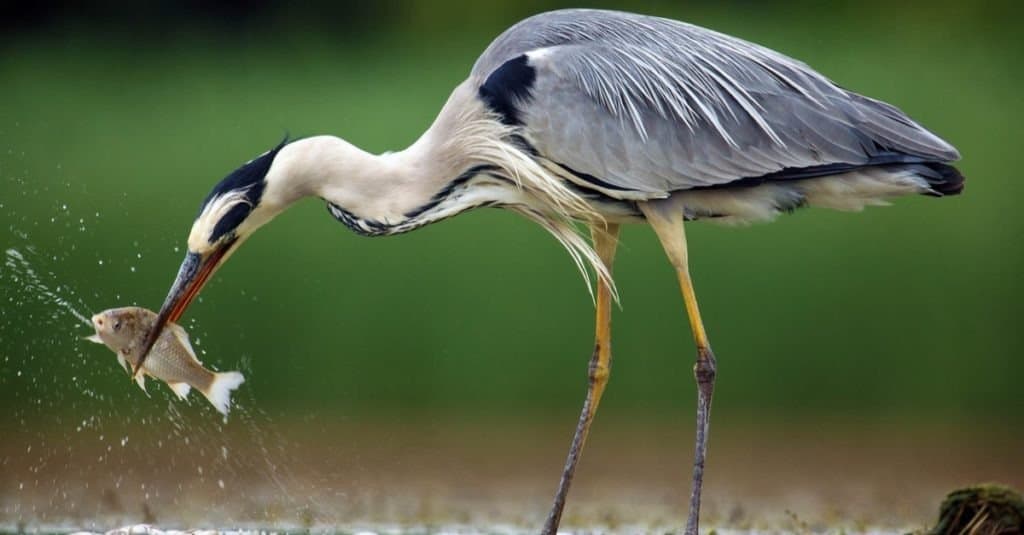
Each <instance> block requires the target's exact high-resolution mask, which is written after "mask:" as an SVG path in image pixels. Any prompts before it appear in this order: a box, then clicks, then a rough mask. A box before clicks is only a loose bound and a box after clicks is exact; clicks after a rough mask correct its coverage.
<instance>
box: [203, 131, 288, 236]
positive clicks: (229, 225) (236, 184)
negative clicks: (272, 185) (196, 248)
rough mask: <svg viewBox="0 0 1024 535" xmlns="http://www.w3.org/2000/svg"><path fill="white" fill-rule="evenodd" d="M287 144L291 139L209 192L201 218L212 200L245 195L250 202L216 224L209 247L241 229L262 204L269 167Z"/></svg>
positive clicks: (230, 212) (235, 207) (243, 167)
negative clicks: (235, 193) (256, 207)
mask: <svg viewBox="0 0 1024 535" xmlns="http://www.w3.org/2000/svg"><path fill="white" fill-rule="evenodd" d="M287 143H288V138H285V139H284V140H283V141H281V143H280V144H279V145H278V146H277V147H274V148H273V149H271V150H270V151H268V152H267V153H266V154H263V155H261V156H259V157H257V158H255V159H253V160H252V161H250V162H248V163H246V164H244V165H242V166H241V167H239V168H238V169H235V170H234V171H232V172H231V174H229V175H228V176H226V177H224V179H223V180H221V181H220V182H218V183H217V185H216V186H214V187H213V189H212V190H210V194H209V195H207V196H206V198H205V199H203V203H202V204H201V205H200V206H199V213H200V214H202V213H203V210H204V209H205V208H206V206H207V205H208V204H209V203H210V202H211V201H212V200H214V199H216V198H218V197H221V196H224V195H229V194H231V193H232V192H243V194H244V195H245V199H246V201H248V202H245V203H239V204H237V205H235V206H233V207H232V208H231V209H230V210H228V213H227V214H225V215H224V217H222V218H221V219H220V220H219V221H217V223H216V225H214V227H213V232H211V233H210V237H209V242H210V243H214V242H216V241H217V240H218V239H220V238H221V237H222V236H224V235H225V234H227V233H228V232H230V231H232V230H234V229H236V228H238V225H239V224H241V223H242V221H243V220H245V218H246V217H248V216H249V213H250V212H252V209H253V207H255V206H257V205H258V204H259V203H260V199H261V198H262V197H263V190H264V189H265V188H266V185H267V181H266V178H267V172H269V171H270V166H271V164H273V163H274V158H275V157H276V156H277V153H278V152H280V151H281V149H282V148H284V146H285V145H286V144H287Z"/></svg>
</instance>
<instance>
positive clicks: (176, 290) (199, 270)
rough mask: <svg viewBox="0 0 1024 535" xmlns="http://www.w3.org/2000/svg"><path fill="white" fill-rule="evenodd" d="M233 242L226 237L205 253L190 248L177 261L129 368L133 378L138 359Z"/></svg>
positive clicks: (200, 286)
mask: <svg viewBox="0 0 1024 535" xmlns="http://www.w3.org/2000/svg"><path fill="white" fill-rule="evenodd" d="M234 243H235V241H234V240H231V241H226V242H224V243H223V244H221V245H220V246H219V247H218V248H217V249H215V250H213V251H212V252H210V253H207V254H206V255H205V256H204V255H201V254H199V253H193V252H191V251H190V252H189V253H188V254H186V255H185V259H184V260H182V262H181V267H180V268H178V276H177V278H175V279H174V284H173V285H172V286H171V291H170V292H168V293H167V298H166V299H164V305H163V306H162V307H160V313H159V314H157V318H156V323H155V324H154V325H153V328H152V329H151V330H150V331H149V333H148V334H147V335H146V339H145V340H144V341H143V343H142V351H141V352H140V353H139V361H138V362H137V363H136V364H135V368H134V369H133V370H132V377H133V378H134V377H135V376H136V375H137V374H138V373H139V370H140V369H141V368H142V363H143V362H145V360H146V356H147V355H148V354H149V350H150V349H152V348H153V344H155V343H156V340H157V338H159V337H160V333H162V332H163V330H164V327H165V326H166V325H167V324H168V323H173V322H176V321H178V318H180V317H181V316H182V315H183V314H184V313H185V309H186V308H188V305H189V304H190V303H192V300H193V299H195V297H196V296H197V295H199V290H202V289H203V285H204V284H206V281H207V280H209V278H210V275H212V274H213V272H214V271H216V270H217V267H219V266H220V264H221V263H223V261H224V259H225V256H226V255H227V252H228V250H229V249H231V246H232V245H234Z"/></svg>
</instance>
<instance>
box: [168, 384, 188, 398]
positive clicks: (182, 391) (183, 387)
mask: <svg viewBox="0 0 1024 535" xmlns="http://www.w3.org/2000/svg"><path fill="white" fill-rule="evenodd" d="M167 386H169V387H171V390H173V391H174V393H175V394H177V395H178V397H179V398H181V399H185V398H187V397H188V393H189V391H190V390H192V387H191V386H189V384H188V383H167Z"/></svg>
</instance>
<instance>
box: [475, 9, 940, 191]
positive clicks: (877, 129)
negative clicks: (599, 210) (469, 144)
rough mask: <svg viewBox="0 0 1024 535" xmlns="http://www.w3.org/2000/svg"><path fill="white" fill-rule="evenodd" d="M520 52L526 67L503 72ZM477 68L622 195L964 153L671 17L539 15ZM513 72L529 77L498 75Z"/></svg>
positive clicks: (579, 168)
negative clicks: (511, 86) (512, 85)
mask: <svg viewBox="0 0 1024 535" xmlns="http://www.w3.org/2000/svg"><path fill="white" fill-rule="evenodd" d="M524 65H525V66H526V67H528V69H529V72H528V73H527V74H529V76H526V77H524V76H523V75H522V73H520V74H519V75H517V76H513V77H510V76H508V73H507V72H505V71H507V70H509V69H510V68H516V69H518V70H519V71H522V70H523V69H524ZM474 76H476V77H477V79H479V80H480V83H481V94H482V96H483V95H484V91H487V90H489V91H491V95H493V94H495V92H496V93H497V94H499V96H500V97H503V98H506V99H507V100H508V102H505V103H504V104H505V105H506V107H507V108H509V109H513V108H514V112H515V113H514V117H512V119H513V120H515V121H516V122H519V123H521V125H522V127H523V134H524V137H526V139H527V140H528V141H529V142H530V143H531V144H532V145H533V146H534V147H535V148H536V150H537V152H538V153H539V154H540V155H541V156H543V157H545V158H547V159H549V160H551V161H552V162H555V163H557V164H560V165H561V166H563V167H564V168H566V169H568V170H570V171H571V172H572V173H573V174H574V175H575V176H577V177H580V178H581V180H582V181H583V182H584V184H583V185H588V186H591V187H594V188H595V189H598V190H600V191H602V192H603V193H606V194H608V195H611V196H614V197H619V198H633V199H640V198H653V197H661V196H665V195H667V194H668V193H669V192H671V191H677V190H683V189H691V188H696V187H707V186H715V185H722V184H728V183H730V182H735V181H738V180H743V179H749V178H757V177H764V176H770V175H776V176H778V175H785V174H786V173H790V174H791V176H792V177H800V176H815V175H823V174H831V173H835V172H841V171H842V170H845V169H849V168H853V167H859V166H865V165H883V164H892V163H917V162H946V161H952V160H956V159H958V158H959V155H958V154H957V152H956V149H954V148H953V147H952V146H951V145H949V144H948V143H946V142H945V141H943V140H941V139H940V138H938V137H937V136H935V135H934V134H932V133H930V132H928V131H927V130H925V129H924V128H923V127H921V126H920V125H918V124H917V123H915V122H914V121H912V120H911V119H910V118H908V117H907V116H906V115H905V114H903V113H902V112H901V111H899V110H898V109H896V108H895V107H893V106H890V105H888V104H885V103H882V102H879V101H876V100H873V99H869V98H866V97H863V96H860V95H857V94H855V93H851V92H848V91H846V90H844V89H842V88H840V87H838V86H836V85H835V84H833V83H832V82H831V81H829V80H828V79H826V78H825V77H823V76H821V75H820V74H818V73H816V72H814V71H813V70H811V69H810V68H809V67H807V66H806V65H804V64H802V63H799V62H797V61H795V60H792V59H790V58H787V57H786V56H783V55H782V54H779V53H777V52H774V51H772V50H769V49H766V48H763V47H760V46H758V45H754V44H752V43H748V42H745V41H742V40H739V39H736V38H732V37H729V36H726V35H723V34H719V33H716V32H712V31H710V30H706V29H703V28H699V27H696V26H692V25H688V24H684V23H681V22H677V21H672V20H668V19H660V18H655V17H646V16H641V15H632V14H626V13H619V12H610V11H594V10H567V11H559V12H552V13H547V14H543V15H539V16H536V17H533V18H531V19H527V20H525V21H523V22H521V23H520V24H518V25H516V26H514V27H512V28H510V29H509V30H508V31H507V32H506V33H505V34H503V35H502V36H500V37H499V38H498V39H496V40H495V42H494V43H492V45H491V47H489V48H488V50H487V51H485V53H484V54H483V55H482V56H481V58H480V60H478V62H477V65H476V66H475V67H474ZM510 83H518V84H520V85H523V84H526V83H528V87H526V86H524V87H518V88H512V89H513V90H509V88H507V87H504V88H503V87H494V86H495V85H497V84H510ZM502 91H504V92H502ZM485 100H487V99H485ZM492 100H493V99H492ZM489 104H492V107H493V101H492V102H489ZM506 111H507V110H506ZM783 178H785V176H783Z"/></svg>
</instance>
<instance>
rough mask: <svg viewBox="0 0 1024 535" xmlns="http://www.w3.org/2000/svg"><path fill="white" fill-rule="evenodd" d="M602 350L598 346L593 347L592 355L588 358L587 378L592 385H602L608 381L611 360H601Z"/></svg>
mask: <svg viewBox="0 0 1024 535" xmlns="http://www.w3.org/2000/svg"><path fill="white" fill-rule="evenodd" d="M602 351H603V349H602V347H601V346H600V345H595V346H594V355H593V356H592V357H591V358H590V366H589V367H588V368H587V377H588V378H590V382H592V383H604V382H607V381H608V376H609V375H610V374H611V368H612V359H611V356H608V358H601V357H602V353H601V352H602ZM605 351H606V350H605Z"/></svg>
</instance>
